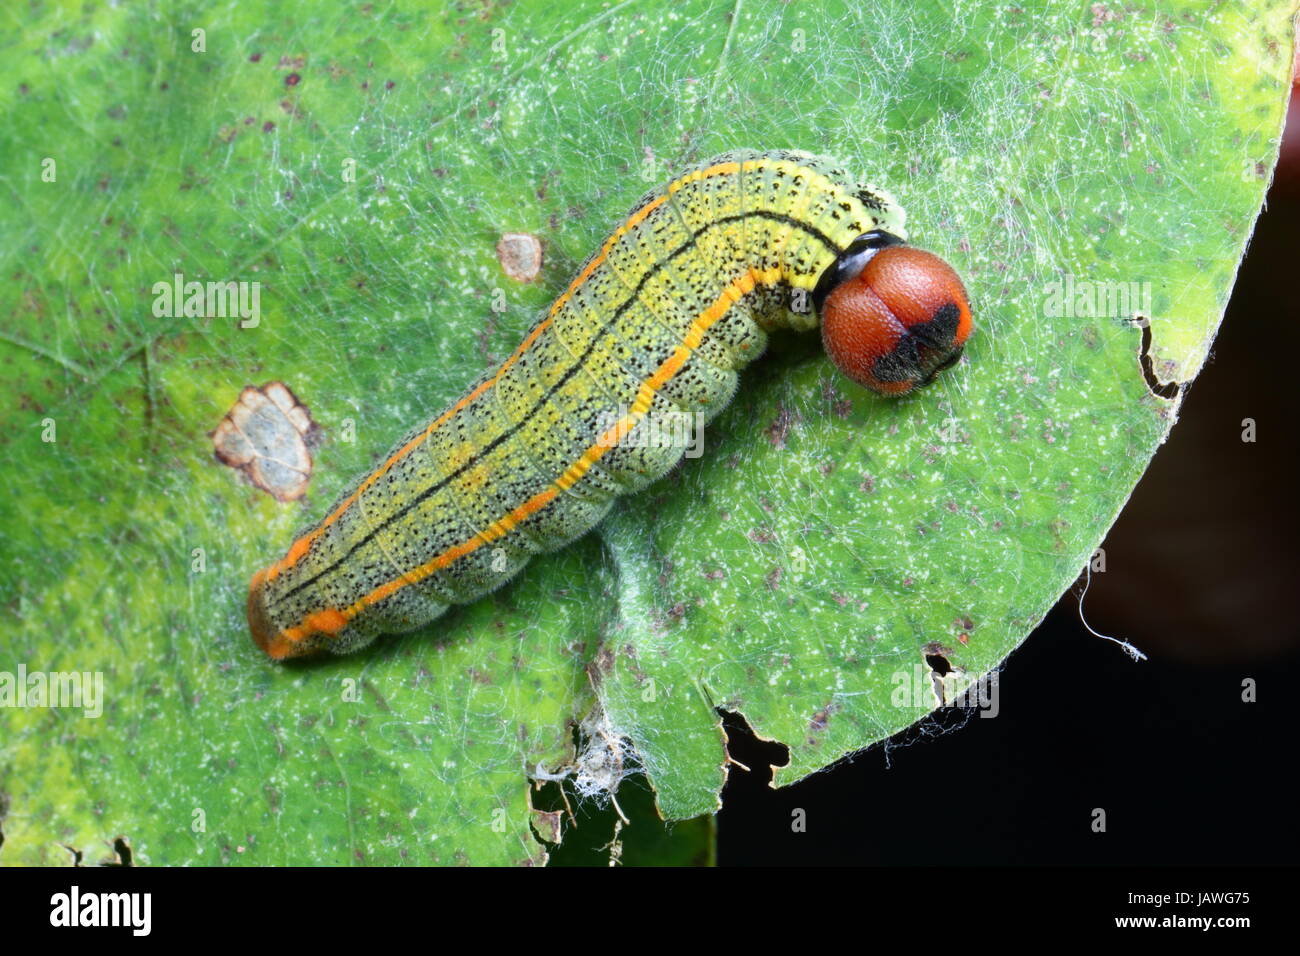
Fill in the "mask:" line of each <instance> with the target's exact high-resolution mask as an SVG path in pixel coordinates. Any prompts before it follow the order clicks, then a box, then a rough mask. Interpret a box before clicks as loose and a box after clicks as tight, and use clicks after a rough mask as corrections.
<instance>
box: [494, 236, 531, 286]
mask: <svg viewBox="0 0 1300 956" xmlns="http://www.w3.org/2000/svg"><path fill="white" fill-rule="evenodd" d="M497 260H498V261H499V262H500V263H501V268H502V270H503V271H504V272H505V274H506V275H508V276H509V277H510V278H512V279H514V280H515V281H516V282H532V281H533V280H534V279H536V278H537V274H538V273H539V272H540V271H541V269H542V242H541V240H540V239H538V238H537V237H536V236H534V235H530V234H529V233H526V232H507V233H504V234H503V235H502V236H501V238H500V239H498V240H497Z"/></svg>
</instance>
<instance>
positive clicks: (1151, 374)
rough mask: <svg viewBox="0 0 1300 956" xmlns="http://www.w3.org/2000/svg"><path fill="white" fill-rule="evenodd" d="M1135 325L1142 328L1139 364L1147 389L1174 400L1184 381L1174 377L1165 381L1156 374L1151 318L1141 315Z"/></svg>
mask: <svg viewBox="0 0 1300 956" xmlns="http://www.w3.org/2000/svg"><path fill="white" fill-rule="evenodd" d="M1133 325H1135V326H1137V327H1138V328H1140V329H1141V330H1142V344H1141V346H1140V347H1139V350H1138V364H1139V365H1140V366H1141V368H1142V378H1143V379H1144V380H1145V381H1146V383H1147V390H1148V391H1149V392H1150V393H1151V394H1152V395H1155V396H1156V397H1157V398H1163V399H1165V400H1166V401H1173V400H1174V399H1175V398H1177V397H1178V392H1179V391H1180V390H1181V389H1182V383H1181V382H1178V381H1176V380H1174V379H1170V380H1169V381H1165V380H1163V379H1161V378H1160V376H1158V375H1157V374H1156V367H1155V359H1154V358H1152V355H1151V341H1152V339H1151V320H1150V319H1149V318H1147V317H1146V316H1142V315H1139V316H1138V317H1137V318H1136V319H1134V320H1133Z"/></svg>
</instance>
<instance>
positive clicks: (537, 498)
mask: <svg viewBox="0 0 1300 956" xmlns="http://www.w3.org/2000/svg"><path fill="white" fill-rule="evenodd" d="M787 235H788V230H787ZM783 240H784V237H783ZM783 240H782V241H783ZM778 244H779V243H778ZM780 278H781V267H779V266H774V267H772V268H771V269H765V270H762V271H759V270H756V269H750V270H749V271H747V272H746V273H745V274H744V275H742V276H740V277H739V278H737V279H735V280H734V281H732V282H731V283H729V284H728V285H727V286H726V288H724V289H723V290H722V293H721V295H719V296H718V298H717V299H716V300H715V301H714V303H713V304H712V305H710V306H709V307H708V308H707V309H705V310H704V311H703V312H701V313H700V314H699V315H697V316H696V317H695V318H694V319H693V320H692V322H691V325H690V328H689V329H688V330H687V332H686V336H685V338H683V340H682V344H681V345H679V346H677V348H676V349H674V351H673V354H672V355H670V356H669V357H668V358H666V359H664V361H663V362H662V363H660V365H659V367H658V368H657V369H655V371H654V373H653V374H652V375H651V376H650V377H649V378H647V379H646V380H645V381H644V382H642V383H641V387H640V388H639V389H638V390H637V397H636V401H634V402H633V403H632V407H631V408H630V409H629V411H628V414H627V415H624V416H623V417H622V418H621V419H619V421H618V422H617V423H615V424H614V425H613V426H612V427H610V428H609V429H608V430H607V431H606V432H605V433H604V434H603V435H601V436H600V437H599V438H598V439H597V440H596V443H595V444H593V445H592V446H591V447H590V448H588V449H587V450H586V451H584V452H583V453H582V454H581V455H580V456H579V457H578V460H577V461H575V462H574V463H573V464H572V465H570V466H569V467H568V468H567V469H565V471H564V473H563V474H562V475H560V477H559V478H557V479H555V481H554V482H553V483H552V484H550V485H549V486H547V487H546V488H545V489H543V490H542V491H539V492H538V493H537V494H535V495H533V496H532V497H531V498H529V499H528V500H527V501H525V502H524V503H523V504H521V505H519V506H518V507H517V508H515V509H513V510H512V511H510V512H509V513H508V514H506V515H505V516H504V517H502V518H500V519H499V520H497V521H496V522H494V523H493V524H492V526H491V527H489V528H488V529H487V530H486V531H484V532H483V533H482V534H480V535H475V536H474V537H473V538H470V539H469V540H468V541H462V542H461V543H460V544H458V545H455V546H454V547H451V548H448V549H447V550H446V551H444V552H442V553H441V554H439V555H438V556H436V557H435V558H433V559H432V560H430V561H428V562H426V563H425V564H422V565H420V566H418V567H416V568H412V569H411V570H410V571H407V572H406V573H404V574H402V575H401V576H400V577H397V578H394V579H393V580H391V581H385V582H384V583H383V584H381V585H379V587H377V588H375V589H374V590H373V591H371V592H370V593H369V594H366V595H364V596H363V597H362V598H361V599H360V600H358V601H357V602H356V603H354V604H352V605H350V606H349V607H347V608H345V609H343V610H342V611H338V610H336V609H334V608H327V609H326V610H324V611H315V612H313V613H312V614H309V615H308V616H307V617H306V618H305V619H304V620H303V622H302V624H301V625H299V626H298V627H291V628H288V629H286V630H285V631H283V632H281V634H280V635H277V643H279V639H280V638H284V639H287V640H288V641H289V642H291V643H297V642H299V641H301V640H302V639H303V638H305V637H307V636H309V635H311V634H316V633H326V634H336V633H338V632H339V631H340V630H342V629H343V625H344V624H345V623H346V622H347V621H350V620H352V619H353V618H354V617H356V616H357V615H358V614H360V613H361V612H362V611H364V610H365V609H366V608H367V607H369V606H371V605H374V604H378V603H379V602H380V601H382V600H384V599H385V598H387V597H391V596H392V595H393V594H395V593H397V592H398V591H400V590H401V589H402V588H404V587H406V586H407V585H409V584H417V583H419V582H420V581H423V580H424V579H425V578H427V577H428V576H429V575H431V574H433V573H434V572H436V571H439V570H441V569H442V568H445V567H446V566H447V565H449V564H451V563H452V562H453V561H456V560H458V559H460V558H463V557H464V556H465V555H467V554H471V553H473V552H474V551H477V550H478V549H479V548H480V547H482V546H483V545H485V544H489V543H491V542H493V541H496V540H497V539H499V538H503V537H505V536H506V535H507V534H509V533H510V531H511V529H513V528H514V527H515V525H517V524H519V522H521V521H524V520H525V519H527V518H528V517H529V516H530V515H532V514H535V513H536V512H538V511H540V510H541V509H542V508H544V507H546V506H547V505H548V504H550V503H551V502H552V501H554V500H555V498H556V497H558V496H559V494H560V492H561V491H563V490H564V489H566V488H570V487H572V486H573V485H575V484H576V483H577V482H578V481H580V480H581V479H582V476H583V475H585V474H586V473H587V471H588V470H589V469H590V468H591V466H592V465H593V464H595V463H596V462H597V461H598V460H599V459H600V458H601V456H603V455H604V454H605V453H606V452H607V451H609V450H610V449H611V448H613V447H615V446H616V445H617V444H618V443H619V441H621V440H622V438H623V437H624V436H625V435H627V433H628V432H630V431H631V430H632V429H633V428H634V427H636V424H637V422H639V421H640V420H641V419H642V418H643V417H644V416H645V414H646V413H647V412H649V411H650V405H651V403H652V402H653V400H654V396H655V393H657V392H658V391H659V390H660V389H661V388H663V386H664V385H666V384H667V383H668V382H669V381H670V380H671V379H672V378H673V376H675V375H676V374H677V373H678V372H680V371H681V369H682V366H683V365H685V364H686V362H687V360H688V359H689V358H690V357H691V352H692V350H694V349H695V348H697V347H698V346H699V344H700V342H701V341H702V340H703V338H704V335H705V333H706V332H707V331H708V330H709V328H710V326H712V325H713V324H714V323H715V322H717V321H718V320H719V319H720V318H722V316H723V315H725V314H726V312H727V310H728V309H730V308H731V306H732V305H734V304H735V303H736V302H738V301H739V300H740V299H741V298H742V297H744V296H746V295H748V294H749V293H750V292H752V291H753V290H754V289H755V287H757V286H759V285H772V284H774V283H775V282H776V281H777V280H779V279H780ZM322 624H323V625H325V626H324V627H322V626H319V625H322Z"/></svg>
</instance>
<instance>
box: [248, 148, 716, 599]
mask: <svg viewBox="0 0 1300 956" xmlns="http://www.w3.org/2000/svg"><path fill="white" fill-rule="evenodd" d="M739 170H740V163H738V162H731V163H718V164H716V165H714V166H710V167H708V168H707V169H702V170H699V171H698V172H694V173H689V174H688V175H686V176H683V177H682V178H681V179H677V180H674V181H673V182H671V183H669V184H668V188H667V189H665V190H664V192H663V194H662V195H659V196H656V197H655V198H654V199H653V200H651V201H650V202H648V203H646V204H645V205H644V206H642V207H641V208H640V209H638V210H637V211H636V212H634V213H633V214H632V215H631V216H630V217H629V218H628V220H627V221H626V222H625V223H623V225H621V226H619V227H618V228H617V229H615V230H614V233H613V234H612V235H611V236H610V237H609V238H608V239H606V240H605V244H604V245H602V246H601V247H600V252H599V253H598V254H597V255H596V256H594V257H593V258H592V260H591V261H590V262H589V263H587V266H586V268H585V269H583V270H582V271H581V272H580V273H578V275H577V277H576V278H574V280H573V281H572V282H570V283H569V288H568V289H566V290H565V291H564V293H563V294H562V295H561V296H560V297H559V298H558V299H556V300H555V302H554V303H552V305H551V308H550V311H549V312H548V313H547V316H546V318H545V319H543V320H542V321H541V322H539V323H537V325H536V326H535V327H534V328H533V330H532V331H531V332H529V333H528V336H527V337H526V338H525V339H524V340H523V342H521V343H520V344H519V347H518V348H517V349H515V351H514V352H513V353H512V354H511V356H510V357H509V358H508V359H506V360H505V362H504V363H502V365H501V367H500V368H499V369H497V373H496V374H495V375H494V376H492V378H490V379H488V380H487V381H485V382H483V383H482V384H480V385H479V386H478V387H477V388H475V389H474V390H473V391H472V392H470V393H469V394H468V395H466V396H465V397H464V398H462V399H461V400H460V401H458V402H457V403H456V404H455V405H453V406H452V407H451V408H449V409H447V411H445V412H443V413H442V414H441V415H439V416H438V417H437V418H436V419H435V420H434V421H432V422H431V423H430V424H429V427H428V428H426V429H425V430H424V431H423V432H422V433H421V434H420V435H417V436H416V437H415V438H412V439H411V440H410V441H408V442H407V443H406V444H405V445H403V446H402V447H401V448H399V449H397V451H395V452H393V454H392V455H390V456H389V457H388V460H387V461H385V462H384V463H383V464H382V465H380V466H379V467H378V468H377V469H376V470H375V471H374V472H373V473H372V474H370V475H368V476H367V477H366V479H365V480H364V481H363V482H361V484H359V485H358V486H357V490H356V491H354V492H352V494H350V495H348V496H347V497H346V498H344V499H343V501H341V502H340V503H339V506H338V507H337V508H335V509H334V510H333V511H332V512H330V514H329V515H327V516H326V518H325V520H324V521H322V522H321V523H320V524H319V525H317V526H316V527H315V528H313V529H312V530H311V531H308V532H307V533H306V534H305V535H303V536H302V537H301V538H299V539H298V540H297V541H295V542H294V543H293V544H292V545H290V546H289V551H288V553H287V554H286V555H285V556H284V557H283V558H281V559H280V560H279V561H276V562H275V563H274V564H272V565H271V566H270V567H269V568H267V569H266V580H268V581H274V580H275V578H276V577H277V576H278V575H279V574H280V572H282V571H287V570H288V569H289V568H291V567H293V566H294V565H295V564H297V563H298V562H299V561H300V560H302V558H303V557H304V556H305V555H306V554H307V552H308V551H309V550H311V546H312V544H314V543H315V542H316V540H317V539H318V538H320V536H321V535H323V534H324V533H325V529H326V528H328V527H329V526H330V525H332V524H334V522H336V521H338V519H339V518H341V517H342V516H343V513H344V512H345V511H347V510H348V508H350V507H352V505H353V503H354V502H355V501H356V500H357V499H358V498H360V497H361V495H362V494H363V493H364V492H365V491H366V489H368V488H369V487H370V486H371V485H373V484H374V483H375V482H377V481H378V480H379V479H380V478H382V477H384V475H386V474H388V471H389V469H391V468H392V467H393V465H395V464H397V462H399V461H401V460H402V459H403V458H405V457H406V456H407V455H408V454H410V453H411V452H412V451H413V450H414V449H415V448H416V447H418V446H419V445H420V444H422V443H423V442H424V440H425V439H426V438H428V437H429V436H430V435H431V434H433V431H434V429H436V428H440V427H441V426H442V425H444V424H446V423H447V421H448V420H449V419H450V418H451V417H452V416H454V415H455V414H457V413H458V412H460V411H461V410H462V409H463V408H465V407H466V406H467V405H469V404H470V402H472V401H474V400H475V399H476V398H478V397H479V396H480V395H482V394H483V393H484V392H486V391H487V390H488V389H489V388H491V387H492V386H494V385H496V384H497V382H499V381H500V380H501V376H502V375H504V374H505V373H506V370H507V369H509V368H510V367H511V366H512V365H514V364H515V362H517V361H518V360H519V357H520V356H521V355H523V354H524V353H525V352H526V351H528V349H529V348H530V347H531V346H532V344H533V343H534V342H535V341H537V337H538V336H539V335H541V334H542V332H543V331H545V329H546V328H547V326H549V325H550V324H551V320H552V319H554V318H555V314H556V313H557V312H559V311H560V309H562V308H564V304H565V303H566V302H568V301H569V300H570V299H571V298H573V293H574V292H576V291H578V287H579V286H581V285H582V284H583V283H584V282H586V281H587V280H588V279H589V278H591V274H592V273H593V272H595V271H596V269H597V268H599V267H600V265H601V263H603V262H604V261H605V258H606V257H607V256H608V255H609V250H610V249H612V248H614V243H616V242H618V240H619V239H621V238H623V236H625V235H626V234H627V233H628V232H629V231H631V230H632V229H635V228H636V227H637V226H638V225H640V224H641V223H642V222H643V221H644V220H645V218H646V217H647V216H649V215H650V213H652V212H654V211H655V210H656V209H658V208H659V207H660V206H662V205H663V204H664V203H665V202H667V201H668V197H669V196H670V195H671V194H672V193H675V192H677V191H678V190H679V189H681V187H682V186H684V185H685V184H686V183H689V182H695V181H697V180H700V179H704V178H706V177H708V176H718V175H726V174H730V173H734V172H738V171H739Z"/></svg>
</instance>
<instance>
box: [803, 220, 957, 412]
mask: <svg viewBox="0 0 1300 956" xmlns="http://www.w3.org/2000/svg"><path fill="white" fill-rule="evenodd" d="M871 237H875V238H874V241H872V242H864V243H863V248H860V249H855V248H853V247H851V248H850V251H849V253H848V254H846V256H845V257H844V258H842V259H841V262H840V263H837V265H836V268H837V269H838V270H839V275H837V276H835V277H834V279H838V282H837V283H836V284H835V285H834V288H832V289H831V290H830V291H829V292H828V293H827V294H826V296H825V299H824V303H823V305H822V310H821V315H822V342H823V343H824V345H825V346H826V352H827V354H828V355H830V357H831V360H832V361H833V362H834V363H835V364H836V365H837V366H838V367H839V369H840V371H842V372H843V373H844V374H845V375H847V376H848V377H849V378H851V379H853V380H854V381H855V382H857V383H858V384H860V385H865V386H866V387H867V388H869V389H871V390H872V391H874V392H879V393H880V394H881V395H906V394H907V393H908V392H910V391H912V390H913V389H916V388H919V387H920V386H922V385H928V384H929V383H930V382H931V381H933V380H934V377H935V376H936V375H938V374H939V373H940V372H942V371H943V370H944V369H946V368H949V367H951V366H952V365H954V364H956V362H957V360H958V359H959V358H961V353H962V348H963V346H964V345H965V344H966V339H967V338H969V337H970V333H971V316H970V302H969V300H968V299H967V297H966V288H965V287H964V286H963V285H962V282H961V279H959V278H958V277H957V273H956V272H954V271H953V269H952V267H951V266H950V265H948V263H946V262H944V261H943V260H942V259H940V258H939V257H938V256H936V255H934V254H933V253H930V252H925V251H924V250H922V249H913V248H912V247H910V246H906V245H903V244H902V243H901V242H899V240H898V239H897V237H895V236H891V235H889V234H888V233H880V232H877V233H869V234H868V235H867V236H864V237H862V239H863V240H869V239H871ZM855 245H856V244H855ZM882 245H883V248H881V246H882ZM855 258H856V260H857V261H856V263H855V262H854V259H855ZM863 262H865V264H862V263H863ZM855 267H856V270H857V271H856V272H855ZM831 281H834V280H831Z"/></svg>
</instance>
